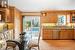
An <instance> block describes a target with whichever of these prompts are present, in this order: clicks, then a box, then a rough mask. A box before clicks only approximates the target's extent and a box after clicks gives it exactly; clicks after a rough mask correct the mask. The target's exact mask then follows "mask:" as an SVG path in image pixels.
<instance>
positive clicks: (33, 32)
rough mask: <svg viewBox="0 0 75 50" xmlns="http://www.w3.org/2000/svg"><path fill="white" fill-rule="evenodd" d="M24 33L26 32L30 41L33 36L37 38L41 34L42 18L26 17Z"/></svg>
mask: <svg viewBox="0 0 75 50" xmlns="http://www.w3.org/2000/svg"><path fill="white" fill-rule="evenodd" d="M23 32H26V37H28V40H29V39H30V38H31V36H33V37H34V38H36V37H37V36H38V33H40V16H24V17H23Z"/></svg>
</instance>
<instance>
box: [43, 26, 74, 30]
mask: <svg viewBox="0 0 75 50" xmlns="http://www.w3.org/2000/svg"><path fill="white" fill-rule="evenodd" d="M43 29H75V27H72V26H43Z"/></svg>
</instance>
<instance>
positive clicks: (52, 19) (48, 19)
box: [41, 13, 58, 23]
mask: <svg viewBox="0 0 75 50" xmlns="http://www.w3.org/2000/svg"><path fill="white" fill-rule="evenodd" d="M57 20H58V17H57V14H55V13H46V16H43V15H42V17H41V21H42V23H56V22H57Z"/></svg>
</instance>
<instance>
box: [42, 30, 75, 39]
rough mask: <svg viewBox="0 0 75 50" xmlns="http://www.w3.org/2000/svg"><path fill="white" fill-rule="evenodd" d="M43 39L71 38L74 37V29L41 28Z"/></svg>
mask: <svg viewBox="0 0 75 50" xmlns="http://www.w3.org/2000/svg"><path fill="white" fill-rule="evenodd" d="M43 39H46V40H51V39H56V40H57V39H61V40H71V39H75V31H74V29H61V30H60V31H59V30H54V29H43Z"/></svg>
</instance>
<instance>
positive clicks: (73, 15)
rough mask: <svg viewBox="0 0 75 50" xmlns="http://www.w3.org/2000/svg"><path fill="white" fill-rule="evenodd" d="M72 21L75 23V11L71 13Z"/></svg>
mask: <svg viewBox="0 0 75 50" xmlns="http://www.w3.org/2000/svg"><path fill="white" fill-rule="evenodd" d="M70 22H71V23H75V14H74V13H71V14H70Z"/></svg>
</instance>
